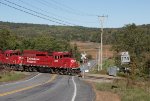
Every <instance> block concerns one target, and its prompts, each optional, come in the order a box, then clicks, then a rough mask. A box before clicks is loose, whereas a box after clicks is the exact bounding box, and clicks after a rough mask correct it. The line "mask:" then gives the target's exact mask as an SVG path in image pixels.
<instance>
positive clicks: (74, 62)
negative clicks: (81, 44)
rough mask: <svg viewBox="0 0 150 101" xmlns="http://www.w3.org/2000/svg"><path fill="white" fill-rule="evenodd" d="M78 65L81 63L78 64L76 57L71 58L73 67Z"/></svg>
mask: <svg viewBox="0 0 150 101" xmlns="http://www.w3.org/2000/svg"><path fill="white" fill-rule="evenodd" d="M78 66H79V65H78V63H77V61H76V60H75V59H72V60H71V67H73V68H75V67H78Z"/></svg>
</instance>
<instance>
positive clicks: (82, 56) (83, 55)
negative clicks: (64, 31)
mask: <svg viewBox="0 0 150 101" xmlns="http://www.w3.org/2000/svg"><path fill="white" fill-rule="evenodd" d="M86 55H87V54H86V53H85V52H84V53H81V59H82V60H85V59H86Z"/></svg>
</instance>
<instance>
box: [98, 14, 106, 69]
mask: <svg viewBox="0 0 150 101" xmlns="http://www.w3.org/2000/svg"><path fill="white" fill-rule="evenodd" d="M98 17H99V18H100V23H101V45H100V49H101V51H99V54H100V57H99V58H100V65H101V66H100V70H102V69H103V67H102V66H103V31H104V30H103V23H104V20H105V18H106V17H108V16H104V15H103V16H98ZM98 66H99V65H98ZM98 71H99V69H98Z"/></svg>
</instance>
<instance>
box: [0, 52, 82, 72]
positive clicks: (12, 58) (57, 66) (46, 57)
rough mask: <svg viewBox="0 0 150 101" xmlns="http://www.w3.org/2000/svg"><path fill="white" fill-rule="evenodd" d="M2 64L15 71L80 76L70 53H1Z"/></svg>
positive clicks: (0, 61)
mask: <svg viewBox="0 0 150 101" xmlns="http://www.w3.org/2000/svg"><path fill="white" fill-rule="evenodd" d="M0 63H1V64H2V65H5V66H6V65H7V66H9V67H10V68H11V69H14V70H22V71H39V72H51V73H58V74H79V73H80V68H79V65H78V63H77V61H76V60H75V59H74V58H72V54H71V53H70V52H52V53H50V54H49V53H48V52H44V51H36V50H24V51H23V52H22V54H21V52H20V51H19V50H6V51H5V52H4V53H3V52H2V51H0Z"/></svg>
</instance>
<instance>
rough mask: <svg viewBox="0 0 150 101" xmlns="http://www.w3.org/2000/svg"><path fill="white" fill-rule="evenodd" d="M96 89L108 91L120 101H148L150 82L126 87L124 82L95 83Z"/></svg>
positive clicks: (149, 97) (136, 83)
mask: <svg viewBox="0 0 150 101" xmlns="http://www.w3.org/2000/svg"><path fill="white" fill-rule="evenodd" d="M95 86H96V89H97V90H99V91H109V92H112V93H115V94H118V95H119V96H120V98H121V101H149V99H150V81H147V82H135V83H134V84H132V86H131V85H130V87H127V82H126V80H115V81H114V82H113V83H97V84H95Z"/></svg>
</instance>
